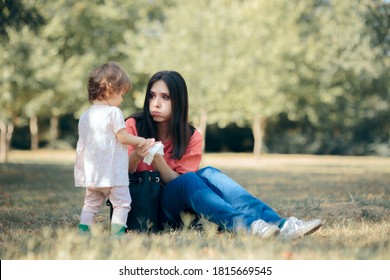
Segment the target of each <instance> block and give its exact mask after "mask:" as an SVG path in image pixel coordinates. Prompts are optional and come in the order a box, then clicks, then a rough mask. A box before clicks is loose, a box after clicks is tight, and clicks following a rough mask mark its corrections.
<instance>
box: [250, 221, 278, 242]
mask: <svg viewBox="0 0 390 280" xmlns="http://www.w3.org/2000/svg"><path fill="white" fill-rule="evenodd" d="M251 232H252V234H255V235H259V236H260V237H261V238H264V239H268V238H271V237H275V236H276V235H278V233H279V228H278V227H277V226H275V225H271V224H268V223H266V222H264V221H263V220H256V221H254V222H253V223H252V225H251Z"/></svg>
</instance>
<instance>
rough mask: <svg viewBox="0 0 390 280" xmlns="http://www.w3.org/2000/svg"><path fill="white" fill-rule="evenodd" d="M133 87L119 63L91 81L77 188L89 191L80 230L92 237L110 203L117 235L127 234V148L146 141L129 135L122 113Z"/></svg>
mask: <svg viewBox="0 0 390 280" xmlns="http://www.w3.org/2000/svg"><path fill="white" fill-rule="evenodd" d="M131 88H132V83H131V81H130V79H129V77H128V75H127V74H126V72H125V71H124V70H123V68H122V67H121V66H120V65H119V64H117V63H114V62H109V63H106V64H104V65H101V66H99V67H97V68H96V69H95V70H93V71H92V73H91V74H90V76H89V78H88V98H89V102H90V103H91V104H92V105H91V106H90V108H89V109H88V110H87V111H86V112H84V113H83V114H82V115H81V117H80V120H79V124H78V129H79V139H78V142H77V148H76V162H75V168H74V178H75V185H76V187H85V188H86V194H85V200H84V207H83V209H82V212H81V217H80V224H79V227H78V230H79V233H81V234H88V235H89V234H90V225H91V224H92V222H93V219H94V216H95V214H96V213H98V211H99V208H100V206H101V205H102V204H103V202H104V201H105V200H106V199H107V198H109V199H110V201H111V203H112V205H113V214H112V219H111V235H112V236H121V235H123V234H124V233H125V230H126V221H127V215H128V213H129V211H130V204H131V197H130V192H129V187H128V184H129V178H128V165H129V161H128V155H127V146H126V145H133V146H136V145H138V144H139V143H140V142H141V141H143V140H144V138H142V137H137V136H134V135H131V134H128V133H127V131H126V125H125V121H124V117H123V113H122V111H121V110H120V109H119V108H118V106H119V105H120V104H121V103H122V101H123V96H124V94H125V93H126V92H128V91H129V90H131ZM151 143H152V144H153V143H154V139H151ZM152 144H151V145H152Z"/></svg>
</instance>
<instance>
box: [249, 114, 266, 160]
mask: <svg viewBox="0 0 390 280" xmlns="http://www.w3.org/2000/svg"><path fill="white" fill-rule="evenodd" d="M265 124H266V119H265V118H262V117H260V116H259V115H256V116H255V117H254V118H253V125H252V131H253V138H254V140H255V144H254V147H253V154H255V155H260V154H261V152H262V150H263V137H264V131H265Z"/></svg>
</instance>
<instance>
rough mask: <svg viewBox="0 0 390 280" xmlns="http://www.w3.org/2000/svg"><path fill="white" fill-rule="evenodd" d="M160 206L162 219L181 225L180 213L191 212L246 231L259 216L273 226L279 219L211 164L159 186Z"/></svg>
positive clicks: (272, 211)
mask: <svg viewBox="0 0 390 280" xmlns="http://www.w3.org/2000/svg"><path fill="white" fill-rule="evenodd" d="M161 205H162V209H163V212H164V215H165V216H166V217H165V219H166V222H168V223H169V224H170V225H173V226H180V225H181V224H182V221H181V218H180V214H181V213H194V214H195V215H196V216H197V217H200V216H203V217H204V218H206V219H207V220H209V221H211V222H214V223H216V224H218V225H219V226H220V228H222V229H225V230H230V231H236V230H237V229H238V228H244V229H246V230H248V231H249V230H250V226H251V224H252V222H254V221H255V220H258V219H262V220H264V221H266V222H268V223H272V224H275V225H277V226H278V225H279V224H281V223H282V222H283V221H284V220H285V219H282V218H281V217H280V216H279V215H278V214H277V213H276V212H275V211H274V210H273V209H272V208H271V207H269V206H268V205H267V204H265V203H264V202H262V201H261V200H260V199H258V198H256V197H254V196H253V195H251V194H250V193H249V192H248V191H246V190H245V189H244V188H243V187H242V186H240V185H239V184H238V183H236V182H235V181H233V180H232V179H231V178H229V177H228V176H226V175H225V174H223V173H222V172H221V171H219V170H217V169H215V168H213V167H205V168H203V169H200V170H199V171H197V172H189V173H186V174H183V175H181V176H179V177H177V178H176V179H174V180H172V181H170V182H169V183H168V184H166V185H165V186H164V187H163V190H162V196H161Z"/></svg>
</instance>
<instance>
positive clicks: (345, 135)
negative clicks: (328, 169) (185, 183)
mask: <svg viewBox="0 0 390 280" xmlns="http://www.w3.org/2000/svg"><path fill="white" fill-rule="evenodd" d="M389 6H390V5H389V3H388V2H385V1H380V0H372V1H369V0H362V1H354V0H346V1H317V0H305V1H298V0H293V1H291V0H281V1H265V0H260V1H259V0H248V1H232V0H214V1H206V0H199V1H177V0H155V1H147V0H144V1H136V0H132V1H119V0H108V1H100V0H93V1H82V2H80V1H76V0H70V1H68V0H60V1H47V0H39V1H35V2H34V3H33V4H32V3H31V2H30V1H26V0H18V1H8V0H4V1H3V2H2V3H1V20H2V24H1V29H0V37H1V39H2V44H1V45H0V63H1V79H0V90H1V95H0V105H1V108H2V110H1V112H0V122H1V123H3V124H7V123H12V124H13V125H16V126H25V125H27V124H28V122H29V120H30V119H32V118H35V117H38V119H42V118H44V119H50V118H53V117H54V118H58V117H61V116H65V115H66V116H71V115H74V117H75V118H76V119H77V118H78V116H79V115H80V113H81V112H82V111H83V110H85V108H86V106H88V102H87V96H86V78H87V76H88V74H89V72H90V71H91V69H93V68H94V67H95V66H97V65H98V64H101V63H104V62H106V61H108V60H115V61H118V62H119V63H121V64H122V65H123V66H124V67H125V68H126V69H127V70H128V73H129V74H130V76H131V78H132V80H133V82H134V90H133V92H132V93H131V94H130V98H129V100H128V102H126V105H125V106H124V107H125V108H123V109H124V111H125V115H129V114H130V113H132V112H134V111H135V110H137V109H138V108H140V106H141V104H142V99H143V96H144V88H145V83H146V81H147V80H148V78H149V77H150V75H151V74H153V73H154V72H156V71H159V70H162V69H173V70H177V71H179V72H181V73H182V74H183V76H184V77H185V79H186V81H187V82H188V87H189V92H190V106H191V110H190V115H191V116H190V119H191V121H192V122H193V123H194V124H195V125H196V126H198V127H201V128H202V129H201V130H202V131H203V132H205V127H206V124H218V125H219V126H220V127H225V126H227V125H229V124H231V123H234V124H236V125H238V126H250V125H252V129H253V134H254V135H253V136H254V138H255V139H254V140H255V141H254V142H255V146H256V145H257V146H258V147H259V144H261V142H264V143H266V144H267V145H268V146H269V147H268V148H269V149H268V150H270V151H276V152H277V151H278V148H276V149H275V146H273V148H272V147H271V146H272V145H270V144H269V142H268V143H267V139H270V138H272V137H279V138H280V137H283V138H284V139H285V142H284V143H280V144H281V145H282V146H283V147H286V146H288V145H290V143H289V139H288V135H289V134H291V133H292V134H297V138H300V139H303V140H302V141H297V142H295V144H294V145H295V148H294V149H295V150H302V146H300V145H301V144H300V143H302V142H305V143H307V144H305V145H304V146H305V147H307V149H303V150H304V152H314V153H338V154H345V153H352V154H367V153H371V152H373V153H379V148H378V147H383V149H381V150H382V152H381V153H382V154H388V153H389V150H390V148H389V138H390V128H389V126H388V123H389V120H390V116H389V111H390V108H389V104H390V102H389V101H390V93H389V88H390V85H389V83H390V82H389V81H390V76H389V75H390V74H389V73H388V72H389V71H388V69H389V66H390V65H389V63H390V60H389V53H390V48H389V41H388V27H389V24H390V17H389V11H390V8H389ZM284 117H286V118H287V120H288V122H287V123H289V124H291V125H292V126H290V127H286V128H285V130H284V132H281V134H278V135H269V133H270V132H271V131H276V130H278V129H279V130H280V129H281V128H280V127H279V128H277V127H276V128H275V127H269V126H270V125H271V126H273V125H277V124H279V123H280V122H281V121H283V118H284ZM40 123H42V122H40ZM266 125H267V126H266ZM371 128H372V129H371ZM46 130H48V128H41V130H40V131H41V135H42V136H43V135H44V134H45V133H46V132H45V131H46ZM267 133H268V134H267ZM283 147H282V149H284V148H283ZM383 151H384V152H383Z"/></svg>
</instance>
